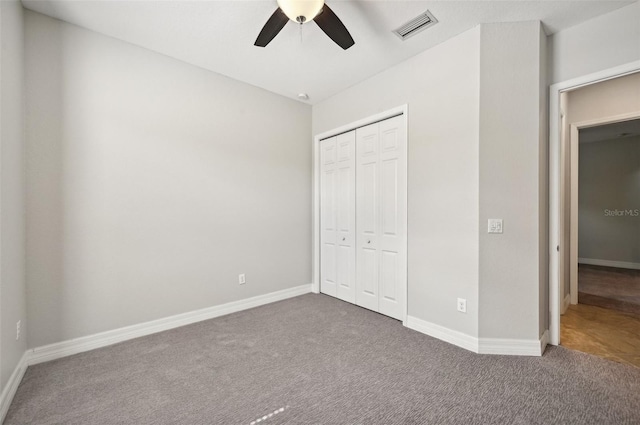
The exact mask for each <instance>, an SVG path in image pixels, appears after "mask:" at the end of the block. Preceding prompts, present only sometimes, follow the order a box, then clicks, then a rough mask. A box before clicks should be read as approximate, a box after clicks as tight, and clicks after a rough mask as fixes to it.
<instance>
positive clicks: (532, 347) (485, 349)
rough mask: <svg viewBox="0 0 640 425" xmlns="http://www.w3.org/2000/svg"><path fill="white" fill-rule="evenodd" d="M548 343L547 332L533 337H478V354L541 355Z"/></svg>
mask: <svg viewBox="0 0 640 425" xmlns="http://www.w3.org/2000/svg"><path fill="white" fill-rule="evenodd" d="M548 343H549V332H548V331H544V333H543V334H542V337H541V338H540V339H538V340H535V339H503V338H480V347H479V350H478V352H479V353H480V354H502V355H509V356H541V355H542V353H544V349H545V348H546V346H547V344H548Z"/></svg>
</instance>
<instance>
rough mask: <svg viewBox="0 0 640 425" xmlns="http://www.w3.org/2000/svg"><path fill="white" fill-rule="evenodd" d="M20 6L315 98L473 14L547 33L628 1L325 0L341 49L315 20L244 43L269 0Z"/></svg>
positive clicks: (109, 0)
mask: <svg viewBox="0 0 640 425" xmlns="http://www.w3.org/2000/svg"><path fill="white" fill-rule="evenodd" d="M22 3H23V4H24V6H25V7H26V8H28V9H31V10H34V11H37V12H40V13H43V14H46V15H49V16H52V17H54V18H58V19H61V20H63V21H66V22H70V23H72V24H76V25H79V26H81V27H84V28H88V29H90V30H93V31H97V32H99V33H102V34H106V35H108V36H111V37H114V38H117V39H120V40H124V41H127V42H130V43H132V44H135V45H138V46H142V47H145V48H147V49H150V50H153V51H156V52H159V53H162V54H165V55H167V56H171V57H174V58H176V59H180V60H182V61H184V62H187V63H190V64H193V65H196V66H199V67H202V68H205V69H209V70H211V71H215V72H217V73H220V74H223V75H226V76H229V77H231V78H234V79H237V80H240V81H244V82H246V83H249V84H252V85H254V86H258V87H262V88H264V89H266V90H269V91H272V92H275V93H279V94H281V95H284V96H287V97H290V98H296V97H297V94H298V93H301V92H304V93H308V94H309V100H308V101H307V102H308V103H311V104H313V103H317V102H319V101H322V100H323V99H326V98H328V97H330V96H332V95H334V94H336V93H338V92H340V91H342V90H344V89H346V88H347V87H350V86H352V85H354V84H356V83H358V82H360V81H362V80H364V79H366V78H368V77H371V76H372V75H375V74H377V73H379V72H381V71H383V70H385V69H387V68H389V67H391V66H393V65H395V64H397V63H399V62H401V61H403V60H405V59H407V58H409V57H411V56H414V55H416V54H417V53H419V52H422V51H424V50H426V49H429V48H431V47H433V46H435V45H436V44H439V43H441V42H443V41H445V40H447V39H449V38H451V37H453V36H455V35H457V34H460V33H462V32H464V31H466V30H468V29H470V28H473V27H475V26H476V25H478V24H479V23H487V22H515V21H530V20H540V21H542V22H543V23H544V28H545V31H546V32H547V34H552V33H554V32H557V31H559V30H562V29H565V28H568V27H571V26H573V25H576V24H578V23H580V22H583V21H585V20H588V19H591V18H594V17H596V16H598V15H601V14H604V13H607V12H609V11H612V10H614V9H617V8H620V7H622V6H624V5H626V4H630V3H633V1H611V0H603V1H595V0H581V1H549V0H547V1H523V0H518V1H477V0H476V1H417V0H416V1H398V0H386V1H373V0H367V1H346V0H327V4H328V5H330V6H331V8H332V9H333V11H334V12H335V13H336V14H337V15H338V16H339V17H340V19H341V20H342V22H343V23H344V24H345V25H346V27H347V28H348V29H349V31H350V33H351V35H352V36H353V38H354V40H355V42H356V44H355V45H354V46H353V47H351V48H350V49H349V50H346V51H343V50H342V49H341V48H340V47H338V46H337V45H335V44H334V43H333V42H332V41H331V40H330V39H329V38H328V37H327V36H326V35H325V34H324V33H323V32H322V31H321V30H320V28H318V26H317V25H316V24H315V23H307V24H305V25H304V26H303V27H302V41H300V33H299V28H298V25H297V24H294V23H293V22H290V23H288V24H287V25H286V26H285V28H284V29H283V30H282V31H281V32H280V34H279V35H278V36H277V37H276V38H275V39H274V40H273V41H272V42H271V44H269V45H268V46H267V47H266V48H260V47H255V46H254V45H253V43H254V41H255V39H256V37H257V35H258V33H259V32H260V29H261V28H262V26H263V25H264V24H265V22H266V21H267V19H268V18H269V16H271V14H272V13H273V12H274V10H275V9H276V7H277V5H276V0H258V1H256V0H254V1H246V0H233V1H228V0H227V1H219V0H213V1H211V0H209V1H204V0H200V1H198V0H196V1H193V0H192V1H184V0H173V1H167V0H156V1H141V0H91V1H86V0H85V1H82V0H47V1H44V0H22ZM427 9H428V10H430V11H431V12H432V13H433V14H434V15H435V17H436V18H437V19H438V20H439V23H438V24H436V25H434V26H433V27H431V28H429V29H427V30H425V31H423V32H421V33H419V34H417V35H415V36H413V37H411V38H409V39H408V40H406V41H401V40H400V39H399V38H398V37H397V36H395V35H394V34H392V33H391V31H392V30H394V29H395V28H397V27H398V26H400V25H402V24H404V23H405V22H406V21H408V20H410V19H412V18H414V17H415V16H417V15H419V14H420V13H422V12H424V11H425V10H427Z"/></svg>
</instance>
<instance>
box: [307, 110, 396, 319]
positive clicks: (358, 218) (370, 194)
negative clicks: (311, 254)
mask: <svg viewBox="0 0 640 425" xmlns="http://www.w3.org/2000/svg"><path fill="white" fill-rule="evenodd" d="M319 152H320V291H321V292H322V293H324V294H327V295H331V296H334V297H337V298H339V299H341V300H344V301H347V302H350V303H354V304H357V305H359V306H361V307H365V308H368V309H370V310H373V311H377V312H380V313H382V314H385V315H387V316H390V317H393V318H396V319H400V320H403V319H404V314H405V311H406V282H407V259H406V255H407V252H406V250H407V221H406V220H407V211H406V205H407V198H406V197H407V191H406V188H407V180H406V179H407V167H406V163H407V139H406V134H405V127H404V121H403V117H402V116H396V117H393V118H389V119H386V120H383V121H379V122H375V123H373V124H369V125H366V126H363V127H360V128H357V129H355V130H352V131H349V132H345V133H342V134H338V135H337V136H333V137H328V138H325V139H322V140H320V149H319Z"/></svg>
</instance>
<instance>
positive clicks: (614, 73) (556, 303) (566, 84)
mask: <svg viewBox="0 0 640 425" xmlns="http://www.w3.org/2000/svg"><path fill="white" fill-rule="evenodd" d="M639 70H640V61H634V62H631V63H628V64H625V65H621V66H617V67H615V68H610V69H606V70H603V71H599V72H596V73H593V74H589V75H585V76H582V77H579V78H574V79H571V80H568V81H563V82H560V83H556V84H553V85H552V86H551V87H550V88H549V93H550V95H549V340H550V343H551V344H553V345H558V344H560V311H561V307H562V306H561V303H562V301H563V300H562V295H561V294H562V289H563V285H561V283H563V282H562V278H561V276H560V275H559V273H558V272H559V270H560V268H559V263H560V258H561V255H559V254H560V252H559V251H558V250H557V247H560V241H561V240H562V234H561V233H560V231H561V230H562V228H561V226H560V225H561V221H562V220H561V210H560V202H559V201H560V183H559V182H560V177H561V174H560V152H561V151H560V131H561V128H560V94H561V93H562V92H567V91H571V90H575V89H577V88H580V87H582V86H586V85H590V84H594V83H597V82H600V81H605V80H610V79H612V78H616V77H621V76H624V75H627V74H632V73H634V72H637V71H639ZM560 249H561V252H564V249H565V247H561V248H560Z"/></svg>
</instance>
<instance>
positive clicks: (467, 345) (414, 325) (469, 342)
mask: <svg viewBox="0 0 640 425" xmlns="http://www.w3.org/2000/svg"><path fill="white" fill-rule="evenodd" d="M406 326H407V327H408V328H409V329H413V330H414V331H418V332H420V333H423V334H426V335H429V336H432V337H434V338H438V339H441V340H442V341H445V342H448V343H449V344H453V345H457V346H458V347H462V348H464V349H466V350H469V351H473V352H474V353H477V352H478V338H476V337H474V336H471V335H467V334H465V333H462V332H458V331H454V330H452V329H449V328H445V327H444V326H440V325H436V324H435V323H431V322H427V321H426V320H422V319H418V318H417V317H413V316H407V325H406Z"/></svg>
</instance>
